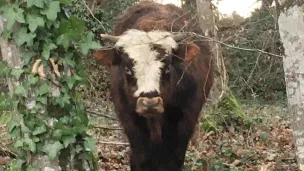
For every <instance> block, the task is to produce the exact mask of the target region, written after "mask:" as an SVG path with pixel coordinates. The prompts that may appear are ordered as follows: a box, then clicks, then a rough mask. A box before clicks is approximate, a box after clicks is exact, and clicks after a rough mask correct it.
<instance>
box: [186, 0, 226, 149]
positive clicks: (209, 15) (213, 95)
mask: <svg viewBox="0 0 304 171" xmlns="http://www.w3.org/2000/svg"><path fill="white" fill-rule="evenodd" d="M196 5H197V8H198V17H199V26H200V28H201V30H202V32H203V33H205V36H208V37H211V38H212V39H214V40H217V39H218V37H217V30H216V29H215V18H214V14H213V8H212V3H211V0H196ZM210 46H211V47H212V56H213V62H214V63H213V65H214V67H215V69H214V82H213V86H212V88H211V91H210V95H209V103H210V104H217V103H218V102H219V101H220V100H221V98H222V97H223V95H224V92H225V89H226V87H227V84H228V82H227V73H226V69H225V64H224V59H223V56H222V53H221V49H220V45H219V44H218V43H216V42H214V41H210ZM199 133H200V132H199V128H198V127H197V128H196V131H195V134H194V135H193V138H192V139H191V142H192V144H193V145H196V144H197V138H198V135H199Z"/></svg>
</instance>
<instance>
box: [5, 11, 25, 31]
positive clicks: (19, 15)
mask: <svg viewBox="0 0 304 171" xmlns="http://www.w3.org/2000/svg"><path fill="white" fill-rule="evenodd" d="M3 15H4V17H5V18H7V19H8V20H7V29H8V30H11V29H12V28H13V26H14V24H15V22H16V21H18V22H19V23H25V19H24V15H23V9H21V8H19V7H9V8H8V9H6V10H5V11H4V13H3Z"/></svg>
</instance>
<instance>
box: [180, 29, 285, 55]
mask: <svg viewBox="0 0 304 171" xmlns="http://www.w3.org/2000/svg"><path fill="white" fill-rule="evenodd" d="M184 33H186V34H189V36H190V35H191V34H192V35H193V36H197V37H201V38H206V39H208V40H210V41H214V42H216V43H219V44H222V45H224V46H227V47H229V48H233V49H239V50H244V51H250V52H261V53H264V54H267V55H270V56H275V57H279V58H283V57H284V56H281V55H276V54H273V53H269V52H265V51H263V50H260V49H249V48H241V47H236V46H232V45H229V44H227V43H224V42H221V41H218V40H215V39H213V38H210V37H207V36H203V35H200V34H196V33H194V32H184Z"/></svg>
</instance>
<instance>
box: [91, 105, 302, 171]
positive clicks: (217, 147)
mask: <svg viewBox="0 0 304 171" xmlns="http://www.w3.org/2000/svg"><path fill="white" fill-rule="evenodd" d="M242 108H243V111H244V113H245V114H246V118H250V119H246V118H237V117H234V116H228V115H227V114H225V115H222V116H216V117H222V118H221V119H218V120H217V121H216V122H214V121H211V120H210V118H212V117H210V115H212V114H208V112H206V115H205V116H202V118H201V122H200V131H199V132H198V134H197V138H196V141H195V142H191V143H190V145H189V147H188V151H187V153H186V161H185V165H186V166H185V169H184V170H185V171H205V170H206V171H207V170H208V171H255V170H257V171H297V170H298V169H297V165H296V158H295V149H294V143H293V137H292V130H291V128H290V122H291V117H290V116H289V115H288V112H287V108H286V106H285V105H282V104H273V105H265V104H264V105H263V106H261V105H252V104H251V105H242ZM231 115H233V114H231ZM206 120H209V121H208V122H206ZM219 120H220V121H219ZM94 121H95V123H97V122H98V121H97V120H96V118H95V119H94ZM102 122H103V123H100V124H98V125H99V127H98V126H96V128H97V129H98V131H97V132H98V133H97V132H95V133H97V134H99V136H98V138H99V143H98V151H99V165H100V168H101V170H105V171H112V170H113V171H114V170H122V171H123V170H129V168H128V151H129V147H128V145H127V144H128V143H127V142H126V139H125V138H124V137H123V135H122V133H121V130H120V129H119V125H118V123H117V122H115V121H114V122H113V121H110V122H108V123H107V124H105V121H104V119H102ZM212 122H213V123H212ZM100 125H103V126H100ZM104 125H111V126H104Z"/></svg>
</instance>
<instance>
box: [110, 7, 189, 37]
mask: <svg viewBox="0 0 304 171" xmlns="http://www.w3.org/2000/svg"><path fill="white" fill-rule="evenodd" d="M189 19H190V18H189V16H188V15H186V14H185V13H184V11H183V10H182V9H181V8H179V7H176V6H174V5H163V4H159V3H155V2H150V1H143V2H141V3H139V4H137V5H133V6H132V7H130V8H128V9H127V10H126V11H125V13H124V14H122V15H121V16H120V17H119V18H117V20H116V24H115V26H114V30H113V34H114V35H121V34H122V33H123V32H125V31H126V30H128V29H138V30H143V31H152V30H164V31H173V32H178V31H180V30H181V28H185V27H183V26H185V22H186V21H187V20H189Z"/></svg>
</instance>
